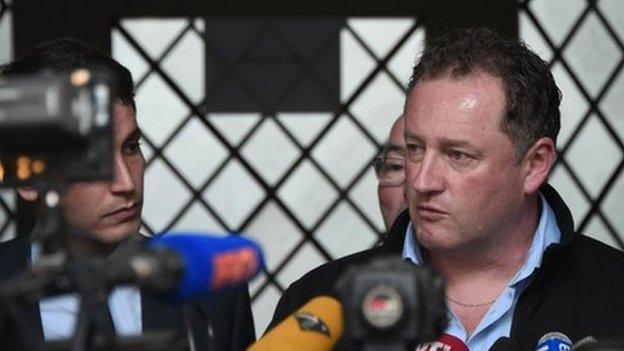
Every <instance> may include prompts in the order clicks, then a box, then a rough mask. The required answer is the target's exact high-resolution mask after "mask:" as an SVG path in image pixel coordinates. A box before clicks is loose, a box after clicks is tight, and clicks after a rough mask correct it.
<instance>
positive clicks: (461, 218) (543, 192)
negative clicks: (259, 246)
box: [273, 29, 624, 350]
mask: <svg viewBox="0 0 624 351" xmlns="http://www.w3.org/2000/svg"><path fill="white" fill-rule="evenodd" d="M559 103H560V93H559V89H558V88H557V86H556V85H555V82H554V79H553V77H552V74H551V73H550V72H549V70H548V66H547V64H546V63H545V62H544V61H543V60H541V59H540V58H539V57H538V56H537V55H535V54H534V53H533V52H532V51H530V50H529V49H528V48H527V47H526V46H525V45H524V44H522V43H520V42H518V41H516V40H513V39H510V38H506V37H503V36H501V35H499V34H497V33H495V32H493V31H490V30H487V29H465V30H460V31H455V32H451V33H449V34H447V35H444V36H441V37H439V38H434V39H433V40H431V41H430V42H429V43H428V46H427V48H426V49H425V51H424V53H423V56H422V57H421V59H420V61H419V63H418V64H417V65H416V66H415V68H414V72H413V76H412V79H411V83H410V86H409V91H408V95H407V101H406V104H405V110H404V116H405V142H406V150H407V151H406V154H407V162H406V185H405V186H406V196H407V201H408V209H409V210H408V211H407V213H403V214H402V215H401V216H399V218H398V219H397V220H396V221H395V223H394V225H393V227H392V229H391V231H390V234H389V237H388V240H387V241H386V243H384V245H383V246H381V247H379V248H375V249H371V250H368V251H365V252H362V253H358V254H355V255H353V256H350V257H347V258H345V259H342V260H338V261H335V262H331V263H329V264H327V265H325V266H323V267H320V268H318V269H316V270H314V271H312V272H310V273H308V274H307V275H306V276H305V277H303V278H302V279H300V280H299V281H297V282H295V283H294V284H293V285H292V286H291V287H290V288H289V289H288V290H287V291H286V292H285V294H284V296H283V297H282V299H281V300H280V303H279V305H278V307H277V310H276V313H275V317H274V321H273V323H275V322H277V321H279V320H281V319H282V318H283V317H284V316H286V315H288V314H289V313H290V312H291V311H293V310H294V309H296V308H297V307H298V306H299V305H301V304H302V303H304V302H305V301H306V300H308V299H310V298H312V297H314V296H316V295H319V294H323V293H326V294H335V292H334V290H333V285H334V282H335V280H336V278H337V277H338V276H339V275H340V274H341V272H342V271H343V270H344V269H345V268H346V267H347V266H349V265H351V264H353V263H358V262H365V261H368V260H370V259H371V258H372V257H376V256H379V255H382V254H400V255H402V257H403V258H404V259H407V260H410V261H411V262H413V263H414V264H416V265H422V264H428V265H431V266H433V267H435V268H436V269H437V270H438V271H440V272H441V273H442V274H443V275H444V276H445V278H446V281H447V284H446V291H445V295H446V296H445V297H446V300H447V305H448V318H449V325H448V327H447V328H446V330H445V333H447V334H451V335H453V336H455V337H457V338H459V339H461V340H463V341H464V342H465V343H466V344H467V345H468V347H469V348H470V349H471V350H488V349H489V348H490V347H491V346H492V345H493V343H494V342H495V341H496V340H497V339H498V338H500V337H503V336H508V337H510V338H511V339H512V340H514V341H515V342H517V343H518V346H519V347H518V349H519V350H529V349H535V346H536V343H537V341H538V340H539V339H540V338H541V337H542V336H543V335H545V334H546V333H549V332H562V333H564V334H566V335H567V336H568V337H569V338H570V339H571V340H572V341H573V342H576V341H578V340H579V339H581V338H583V337H585V336H587V335H593V336H594V337H596V338H598V339H601V338H606V339H609V338H611V339H612V338H618V337H619V338H621V337H622V335H624V333H623V330H624V329H622V327H621V325H620V323H619V320H620V318H621V316H622V315H623V314H624V295H623V294H621V293H620V292H621V291H623V289H624V278H622V277H623V276H624V254H623V253H622V252H620V251H617V250H615V249H613V248H610V247H608V246H607V245H604V244H602V243H600V242H598V241H596V240H593V239H591V238H589V237H586V236H583V235H581V234H577V233H575V232H574V223H573V221H572V216H571V214H570V211H569V209H568V208H567V206H566V205H565V203H564V202H563V200H562V199H561V198H560V197H559V195H558V194H557V192H556V191H555V190H554V189H553V188H552V187H551V186H549V185H548V184H547V183H546V181H547V177H548V174H549V172H550V170H551V168H552V166H553V164H554V161H555V158H556V149H555V142H556V138H557V134H558V132H559V118H560V116H559Z"/></svg>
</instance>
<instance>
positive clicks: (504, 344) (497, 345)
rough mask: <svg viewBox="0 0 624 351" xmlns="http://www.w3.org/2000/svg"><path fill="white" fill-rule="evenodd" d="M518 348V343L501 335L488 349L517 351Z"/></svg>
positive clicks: (491, 350)
mask: <svg viewBox="0 0 624 351" xmlns="http://www.w3.org/2000/svg"><path fill="white" fill-rule="evenodd" d="M518 348H519V346H518V343H516V342H515V341H513V340H511V339H510V338H508V337H506V336H503V337H501V338H498V340H496V342H494V344H493V345H492V347H490V351H518Z"/></svg>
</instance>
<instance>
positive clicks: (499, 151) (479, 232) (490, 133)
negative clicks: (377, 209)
mask: <svg viewBox="0 0 624 351" xmlns="http://www.w3.org/2000/svg"><path fill="white" fill-rule="evenodd" d="M505 101H506V100H505V95H504V89H503V85H502V82H501V80H500V79H499V78H496V77H493V76H491V75H489V74H485V73H479V74H474V75H470V76H468V77H462V78H454V77H450V76H447V75H445V76H442V77H440V78H433V79H428V80H427V79H426V80H422V81H419V82H418V83H417V84H416V86H415V87H414V89H413V91H412V92H411V94H410V96H409V101H408V104H407V106H406V110H405V118H406V125H405V137H406V148H407V159H408V161H407V163H406V175H407V178H406V182H407V183H406V191H407V198H408V203H409V211H410V216H411V218H412V221H413V223H414V225H415V228H416V235H417V239H418V241H419V243H421V244H422V245H423V246H424V247H425V248H427V249H429V250H431V251H434V250H438V251H439V252H440V251H441V252H444V251H451V252H452V251H454V252H459V251H458V250H463V251H460V252H466V251H465V250H466V249H468V250H471V249H477V248H483V247H491V246H492V242H496V240H501V238H503V240H504V235H505V234H506V233H510V231H513V230H514V229H513V228H512V226H513V225H514V220H515V219H517V218H518V212H519V211H523V208H522V207H521V206H522V203H523V197H524V195H525V193H524V187H523V186H524V176H523V173H522V167H520V166H519V165H518V162H517V159H516V154H515V148H514V145H513V143H512V141H511V139H510V138H509V136H508V135H507V134H505V133H504V132H503V131H502V130H501V127H500V123H501V118H502V116H503V113H504V112H505ZM471 252H477V251H471Z"/></svg>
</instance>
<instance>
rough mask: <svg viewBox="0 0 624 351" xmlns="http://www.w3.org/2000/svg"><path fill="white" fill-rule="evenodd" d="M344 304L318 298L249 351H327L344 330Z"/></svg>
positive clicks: (279, 325)
mask: <svg viewBox="0 0 624 351" xmlns="http://www.w3.org/2000/svg"><path fill="white" fill-rule="evenodd" d="M343 324H344V322H343V319H342V305H341V304H340V302H338V300H336V299H334V298H332V297H329V296H319V297H315V298H313V299H312V300H310V301H309V302H308V303H306V304H305V305H304V306H303V307H301V308H299V309H298V310H297V311H296V312H295V313H293V314H292V315H290V316H289V317H288V318H286V319H285V320H283V321H282V322H281V323H280V324H278V325H277V326H276V327H275V328H273V329H272V330H271V331H269V332H268V333H267V334H266V335H265V336H263V337H262V338H261V339H260V340H258V341H257V342H255V343H254V344H253V345H251V346H250V347H249V348H248V349H247V351H272V350H280V351H282V350H283V351H290V350H297V351H325V350H331V349H333V347H334V345H335V344H336V342H338V339H340V337H341V336H342V331H343V327H344V326H343Z"/></svg>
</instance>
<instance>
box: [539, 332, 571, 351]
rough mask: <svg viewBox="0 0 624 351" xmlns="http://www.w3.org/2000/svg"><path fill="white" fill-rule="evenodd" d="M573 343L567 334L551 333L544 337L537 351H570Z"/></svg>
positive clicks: (540, 340)
mask: <svg viewBox="0 0 624 351" xmlns="http://www.w3.org/2000/svg"><path fill="white" fill-rule="evenodd" d="M570 350H572V341H570V338H568V337H567V336H566V335H565V334H563V333H560V332H550V333H547V334H545V335H544V336H542V338H541V339H539V341H538V342H537V348H536V351H570Z"/></svg>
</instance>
